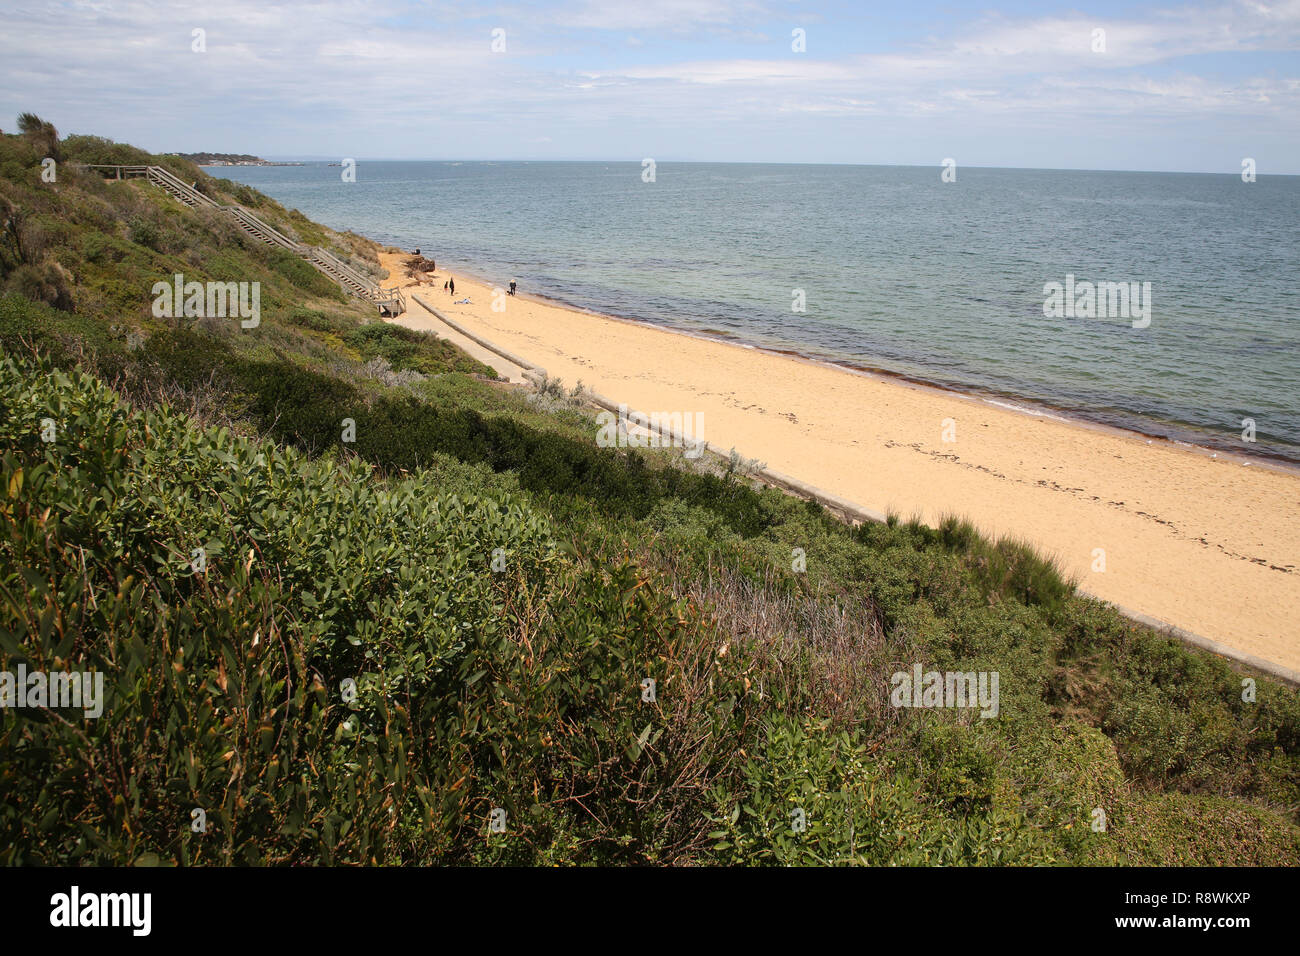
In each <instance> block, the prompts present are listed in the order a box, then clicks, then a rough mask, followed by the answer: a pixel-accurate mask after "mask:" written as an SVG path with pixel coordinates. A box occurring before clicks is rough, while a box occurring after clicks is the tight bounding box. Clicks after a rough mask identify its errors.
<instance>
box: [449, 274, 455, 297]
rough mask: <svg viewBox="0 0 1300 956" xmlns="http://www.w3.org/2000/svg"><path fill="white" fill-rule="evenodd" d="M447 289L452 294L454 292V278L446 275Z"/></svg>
mask: <svg viewBox="0 0 1300 956" xmlns="http://www.w3.org/2000/svg"><path fill="white" fill-rule="evenodd" d="M447 289H448V291H450V292H451V294H452V295H453V296H454V295H455V294H456V280H455V279H453V278H451V277H450V276H448V277H447Z"/></svg>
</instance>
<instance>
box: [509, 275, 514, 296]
mask: <svg viewBox="0 0 1300 956" xmlns="http://www.w3.org/2000/svg"><path fill="white" fill-rule="evenodd" d="M510 294H511V295H514V294H515V280H514V279H511V280H510Z"/></svg>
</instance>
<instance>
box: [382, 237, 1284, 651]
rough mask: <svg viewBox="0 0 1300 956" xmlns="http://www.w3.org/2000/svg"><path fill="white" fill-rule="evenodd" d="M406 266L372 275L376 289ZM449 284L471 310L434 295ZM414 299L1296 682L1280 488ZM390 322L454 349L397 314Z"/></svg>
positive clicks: (1209, 464)
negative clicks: (1031, 556)
mask: <svg viewBox="0 0 1300 956" xmlns="http://www.w3.org/2000/svg"><path fill="white" fill-rule="evenodd" d="M404 258H406V257H405V256H402V255H395V254H393V255H385V256H384V257H383V259H384V265H385V266H386V267H387V268H388V269H389V271H390V274H391V275H392V276H394V277H398V276H404V274H405V273H404V270H403V269H402V266H401V261H402V260H403V259H404ZM448 274H451V275H453V276H454V277H455V279H456V296H455V298H456V299H458V300H459V299H464V298H466V297H467V296H468V298H469V299H470V304H456V303H455V302H454V301H453V299H452V297H451V296H450V295H448V294H447V293H446V292H444V291H443V288H442V284H443V282H444V281H445V279H446V277H447V275H448ZM505 278H507V279H508V278H509V277H505ZM520 278H523V279H526V277H520ZM393 284H395V282H394V281H389V282H386V283H385V285H393ZM401 284H404V285H409V281H408V280H403V281H402V283H401ZM525 287H526V283H525ZM409 291H410V290H408V292H409ZM418 294H419V295H420V296H421V297H423V298H425V299H426V300H427V301H429V302H430V303H431V304H433V305H434V306H435V307H436V308H438V309H439V310H441V311H442V312H444V313H445V314H446V315H447V316H449V317H450V318H452V319H453V320H455V321H457V322H459V323H460V324H462V325H463V326H464V327H465V328H466V329H468V330H470V331H471V332H473V333H475V334H476V335H479V336H482V337H483V338H485V339H488V340H490V341H492V342H494V343H495V344H497V345H499V346H500V347H502V348H504V349H507V350H509V351H511V352H513V353H515V354H517V355H519V356H521V357H523V358H525V359H527V360H529V361H531V362H533V363H535V364H536V365H540V366H542V367H544V368H545V369H546V370H547V372H548V373H549V374H550V376H551V377H553V378H560V379H562V380H563V382H564V384H565V385H566V386H569V387H572V386H573V385H574V384H576V383H577V382H578V381H579V380H581V381H582V382H583V384H584V385H586V386H587V387H589V388H591V389H593V390H595V391H597V392H600V393H602V394H603V395H606V396H608V397H610V398H611V399H613V400H615V401H619V402H626V403H627V404H628V405H629V407H631V408H633V409H639V410H642V411H647V412H651V411H681V412H692V413H703V423H704V425H703V435H702V437H703V438H704V439H705V440H707V441H708V442H709V443H710V445H712V446H713V447H715V448H721V449H724V450H725V449H728V448H731V447H734V448H735V449H736V450H737V451H739V452H740V453H741V454H743V455H745V456H746V457H748V458H756V459H759V460H760V461H763V462H766V463H767V465H768V466H770V467H771V468H773V469H776V470H778V471H780V472H784V473H785V474H787V475H792V476H794V477H797V478H799V479H802V480H803V481H806V482H809V483H811V484H813V485H816V486H818V487H820V488H822V489H825V490H826V491H828V492H831V493H832V494H835V495H838V496H841V497H843V498H846V499H848V500H850V501H852V502H856V503H857V504H859V505H862V506H865V507H866V508H869V509H873V510H876V511H882V512H883V511H893V512H896V513H898V514H900V515H901V516H903V517H904V518H906V517H910V516H913V515H918V516H920V517H921V518H922V519H923V520H925V521H927V522H930V523H934V522H937V521H938V520H939V519H940V518H941V517H943V516H944V515H948V514H958V515H961V516H964V517H967V518H969V519H971V520H972V521H973V522H974V523H975V524H976V525H977V526H978V527H979V528H980V529H981V530H983V531H984V532H985V533H987V534H990V535H994V536H997V535H1005V534H1009V535H1015V536H1018V537H1021V538H1023V539H1025V540H1027V541H1029V542H1031V543H1032V544H1034V545H1035V546H1037V547H1038V548H1039V549H1040V550H1041V551H1042V552H1043V553H1045V554H1049V555H1052V556H1053V557H1055V558H1056V559H1057V560H1058V561H1059V562H1060V564H1061V566H1062V567H1063V568H1064V569H1065V570H1066V572H1067V573H1069V574H1072V575H1074V576H1075V578H1076V579H1077V581H1078V582H1079V586H1080V588H1081V589H1083V590H1085V591H1087V592H1089V593H1091V594H1094V595H1096V596H1098V597H1100V598H1102V599H1104V600H1107V601H1111V602H1114V603H1116V604H1119V605H1123V606H1125V607H1127V608H1130V609H1133V610H1136V611H1139V612H1142V613H1144V614H1147V615H1150V616H1152V617H1154V618H1156V619H1158V620H1160V621H1162V622H1166V623H1168V624H1171V625H1174V626H1176V627H1179V628H1183V629H1186V630H1188V631H1192V632H1194V633H1196V634H1200V635H1203V636H1204V637H1207V638H1210V639H1212V640H1215V641H1219V642H1221V643H1223V644H1225V645H1227V646H1228V647H1231V648H1235V649H1237V650H1240V651H1242V652H1244V653H1247V654H1252V655H1255V656H1257V657H1260V658H1263V659H1265V660H1268V661H1272V662H1275V663H1277V664H1280V665H1282V666H1284V667H1287V668H1290V669H1292V670H1300V634H1298V633H1297V627H1296V623H1295V622H1296V620H1297V616H1300V568H1298V566H1297V565H1298V563H1300V476H1297V475H1296V474H1295V473H1293V472H1288V471H1284V470H1278V469H1272V468H1267V467H1261V465H1260V464H1259V463H1250V464H1246V463H1245V462H1247V461H1248V459H1246V458H1244V457H1236V456H1225V455H1219V457H1218V458H1217V459H1215V458H1211V457H1209V455H1208V454H1203V453H1201V452H1199V451H1198V450H1195V449H1189V448H1184V447H1181V446H1178V445H1174V444H1171V443H1167V442H1162V441H1158V440H1157V441H1154V442H1149V441H1148V440H1147V439H1146V438H1143V437H1141V436H1138V435H1135V434H1130V433H1124V432H1118V431H1115V430H1111V429H1101V428H1095V427H1091V426H1087V425H1083V424H1080V423H1075V422H1069V421H1061V420H1058V419H1057V418H1055V417H1049V416H1045V415H1031V414H1025V413H1022V412H1018V411H1014V410H1010V409H1006V408H1001V407H998V406H995V405H992V404H990V403H989V402H987V401H985V400H982V399H980V398H975V397H968V396H963V395H959V394H956V393H951V392H946V391H942V390H939V389H931V388H926V387H920V386H913V385H910V384H908V383H905V382H901V381H897V380H893V379H888V378H885V377H879V376H870V375H863V374H858V373H855V372H850V371H847V370H843V369H838V368H833V367H829V366H826V365H822V364H819V363H814V362H809V361H803V360H799V359H795V358H790V357H787V356H782V355H775V354H771V353H767V352H763V351H760V350H757V349H753V348H747V347H744V346H740V345H734V344H731V343H725V342H717V341H712V340H708V339H703V338H698V337H693V336H687V335H682V334H677V333H673V332H670V331H667V330H663V329H658V328H655V327H652V326H648V325H644V324H638V323H633V322H627V321H622V320H617V319H611V318H607V317H603V316H597V315H591V314H588V313H584V312H580V311H577V310H572V309H568V308H564V307H561V306H557V305H555V304H552V303H547V302H541V301H536V300H530V299H528V298H527V297H524V296H522V295H521V296H518V297H514V298H509V299H507V300H506V302H507V306H506V309H505V311H503V312H494V311H492V308H491V304H492V290H491V288H489V287H487V286H485V285H484V284H482V283H480V282H476V281H474V280H473V279H469V278H466V277H462V276H461V275H459V274H457V273H456V272H455V270H454V269H451V270H448V269H447V268H440V269H439V270H438V273H437V277H436V279H434V280H433V281H432V282H431V283H430V284H426V285H425V286H423V287H422V289H421V290H419V291H418ZM408 298H409V296H408ZM398 321H400V322H402V323H403V324H406V325H409V326H411V327H414V328H423V329H429V330H432V331H435V332H437V333H438V334H439V335H440V336H442V337H445V338H450V339H452V340H453V341H456V340H457V339H458V338H460V339H461V341H458V342H457V344H464V341H465V340H464V339H463V337H458V336H456V335H455V334H453V333H450V331H449V329H448V327H447V326H445V325H444V324H443V323H441V322H440V321H438V320H437V319H436V317H434V316H433V315H432V314H431V313H430V312H428V311H427V310H425V309H423V308H421V307H420V306H419V305H418V304H416V303H414V302H412V303H411V309H410V311H409V312H408V313H407V314H406V315H404V316H402V317H401V319H399V320H398ZM475 354H478V355H479V356H480V357H483V356H482V350H481V349H480V350H479V351H477V352H475ZM496 361H497V363H498V364H500V363H501V360H500V359H499V358H498V359H496ZM507 371H509V370H507ZM514 371H515V372H516V373H517V369H516V370H514ZM516 377H517V375H516ZM948 419H951V423H946V420H948ZM946 424H947V427H945V426H946ZM945 431H946V432H947V435H946V436H945ZM954 435H955V439H956V440H955V441H945V440H944V439H945V437H954ZM1097 549H1101V550H1102V551H1103V552H1104V561H1105V565H1104V566H1105V570H1104V571H1097V570H1094V566H1095V565H1096V564H1097V561H1098V553H1099V552H1098V551H1097ZM808 560H809V562H810V563H811V562H813V561H815V560H816V555H815V554H810V555H809V556H808Z"/></svg>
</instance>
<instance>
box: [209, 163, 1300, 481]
mask: <svg viewBox="0 0 1300 956" xmlns="http://www.w3.org/2000/svg"><path fill="white" fill-rule="evenodd" d="M209 171H210V172H213V173H216V174H218V175H226V176H230V177H231V178H234V179H238V180H239V181H241V182H245V183H248V184H249V185H251V186H254V187H256V188H257V189H260V190H262V191H263V192H265V193H267V194H268V195H270V196H273V197H274V198H275V199H277V200H279V201H280V202H281V203H283V204H284V205H286V206H288V207H290V208H297V209H299V210H301V211H302V212H303V213H304V214H306V215H307V216H309V217H310V218H312V219H316V220H318V221H321V222H324V223H326V224H327V225H329V226H332V227H334V228H336V229H351V230H354V231H356V232H359V233H362V234H364V235H366V236H369V237H371V238H373V239H376V240H379V241H381V242H385V243H392V244H394V245H398V246H402V247H405V248H408V249H414V248H415V247H417V246H418V247H419V248H420V249H421V251H422V252H423V253H424V254H425V255H427V256H431V257H433V258H435V259H437V260H438V261H439V262H444V261H445V262H446V263H448V264H449V265H456V266H459V267H461V268H464V269H465V270H466V271H467V272H469V273H471V274H474V275H478V276H482V277H485V278H489V279H492V278H496V279H498V280H499V281H501V282H502V283H504V282H505V281H506V280H508V279H510V278H512V277H514V278H518V279H519V281H520V288H521V291H525V292H533V293H539V294H542V295H546V296H550V297H552V298H555V299H558V300H561V301H564V302H567V303H570V304H574V305H578V306H582V307H585V308H589V309H595V310H598V311H601V312H606V313H609V314H613V315H620V316H625V317H628V318H633V319H641V320H644V321H647V322H654V323H660V324H663V325H667V326H672V327H675V328H680V329H686V330H691V331H697V332H707V333H711V334H714V335H721V336H727V337H731V338H734V339H737V340H740V341H744V342H747V343H751V344H754V345H759V346H763V347H767V348H774V349H783V350H789V351H793V352H798V353H801V354H804V355H808V356H812V357H816V358H823V359H828V360H831V361H835V362H839V363H843V364H847V365H853V366H856V367H861V368H873V369H882V370H885V371H889V372H893V373H898V374H902V375H906V376H909V377H913V378H917V379H921V380H924V381H928V382H933V383H936V384H941V385H946V386H952V387H957V388H960V389H963V390H966V391H973V392H979V393H982V394H985V395H995V396H1002V397H1005V398H1008V399H1010V400H1012V401H1015V400H1021V401H1027V402H1030V403H1035V404H1040V405H1048V406H1051V407H1054V408H1057V409H1062V410H1065V411H1067V412H1069V413H1070V414H1073V415H1075V416H1078V417H1084V418H1089V419H1092V420H1096V421H1100V422H1105V423H1108V424H1115V425H1120V426H1123V427H1127V428H1133V429H1137V430H1139V431H1143V432H1145V433H1147V434H1156V435H1162V436H1166V437H1171V438H1177V439H1181V440H1187V441H1193V442H1196V443H1198V444H1205V445H1211V446H1214V447H1219V448H1227V449H1232V450H1235V451H1239V452H1246V453H1249V454H1254V455H1259V456H1265V457H1275V458H1284V459H1288V460H1292V461H1300V374H1297V372H1298V366H1300V291H1297V282H1300V177H1269V176H1263V177H1260V178H1259V180H1258V181H1257V182H1254V183H1243V182H1242V181H1241V178H1240V176H1235V175H1189V174H1172V173H1171V174H1166V173H1122V172H1077V171H1059V170H1012V169H967V168H961V169H959V170H958V173H957V181H956V182H952V183H945V182H942V181H941V179H940V175H939V172H940V171H939V169H938V168H937V167H933V168H932V167H925V168H922V167H888V166H884V167H882V166H856V167H854V166H779V165H749V164H735V165H732V164H707V163H701V164H674V163H660V164H659V166H658V168H657V170H656V177H655V179H656V181H655V182H653V183H646V182H643V181H642V167H641V164H640V163H481V162H478V163H471V162H466V163H449V162H363V163H361V164H359V165H358V167H357V181H356V182H355V183H344V182H343V181H342V177H341V175H340V169H339V168H338V167H331V166H329V165H327V164H324V163H321V164H309V165H306V166H293V167H244V168H236V169H212V170H209ZM1067 273H1068V274H1073V275H1074V276H1075V279H1076V282H1080V281H1084V280H1087V281H1092V282H1128V281H1137V282H1150V283H1151V320H1150V325H1149V326H1148V327H1147V328H1144V329H1135V328H1133V326H1132V321H1131V320H1130V319H1125V318H1121V317H1098V318H1048V317H1045V316H1044V314H1043V304H1044V298H1045V296H1044V288H1043V287H1044V284H1045V283H1048V282H1061V283H1064V282H1065V279H1066V275H1067ZM796 289H801V290H803V292H804V295H805V296H806V311H804V312H795V311H793V310H792V305H793V304H794V290H796ZM1246 418H1249V419H1253V420H1254V422H1255V426H1256V438H1257V442H1256V443H1255V444H1253V445H1250V444H1246V443H1245V442H1243V441H1242V430H1243V419H1246Z"/></svg>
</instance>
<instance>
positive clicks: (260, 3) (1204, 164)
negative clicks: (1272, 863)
mask: <svg viewBox="0 0 1300 956" xmlns="http://www.w3.org/2000/svg"><path fill="white" fill-rule="evenodd" d="M195 31H203V32H202V34H200V35H198V36H197V37H196V33H195ZM796 31H801V32H800V33H797V32H796ZM1098 31H1101V32H1098ZM200 38H201V40H202V42H201V43H200V42H199V39H200ZM800 38H802V46H803V49H802V50H800V49H796V47H798V46H799V45H800V43H799V40H800ZM199 47H202V49H198V48H199ZM494 47H495V48H494ZM25 110H29V111H32V112H35V113H37V114H39V115H40V116H42V117H43V118H45V119H47V120H49V121H51V122H53V123H54V124H55V125H56V126H57V127H58V128H59V130H60V132H61V133H63V134H68V133H94V134H98V135H103V136H108V137H110V138H112V139H116V140H119V141H123V142H130V143H133V144H135V145H137V146H142V147H144V148H146V149H149V150H150V151H153V152H198V151H212V152H233V153H252V154H255V155H259V156H263V157H266V158H270V159H275V158H279V159H290V158H305V159H329V160H332V161H339V160H341V159H343V158H355V159H358V160H361V159H385V158H387V159H464V160H470V159H497V160H515V159H527V160H601V161H611V160H626V161H631V162H637V163H640V162H641V161H642V160H643V159H644V158H654V159H655V160H656V162H673V161H710V162H785V163H864V164H909V165H911V164H915V165H936V166H937V165H940V164H941V163H942V162H943V161H944V160H945V159H947V158H952V159H954V160H955V161H956V162H957V164H958V165H959V166H960V165H970V166H1010V167H1038V168H1067V169H1141V170H1168V171H1178V172H1225V173H1239V172H1240V170H1241V165H1242V161H1243V159H1245V158H1246V157H1250V158H1252V159H1254V160H1255V161H1256V164H1257V169H1258V173H1259V175H1268V174H1270V173H1272V174H1280V173H1286V174H1300V0H1208V2H1203V3H1177V2H1165V3H1143V2H1140V0H1132V2H1097V3H1088V4H1073V3H1065V4H1058V3H1055V2H1052V0H1043V2H1037V3H1031V2H1023V0H991V2H975V3H964V2H944V3H929V2H924V0H892V2H888V3H878V2H874V0H862V2H849V3H814V2H779V3H778V2H766V0H734V2H723V0H615V2H611V3H601V2H594V0H554V2H530V3H499V4H498V3H481V4H468V3H441V2H406V0H315V2H305V3H296V2H294V3H277V2H271V0H220V2H212V3H197V4H195V3H174V2H169V0H139V2H131V3H119V2H113V0H70V2H60V0H44V2H29V0H6V2H5V9H4V13H3V14H2V15H0V128H5V129H7V130H12V129H13V128H14V117H16V116H17V114H18V113H19V112H22V111H25Z"/></svg>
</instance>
